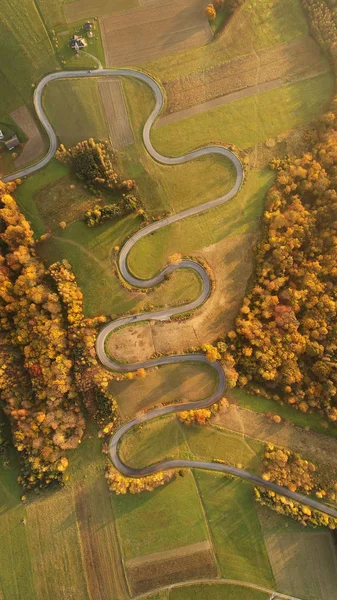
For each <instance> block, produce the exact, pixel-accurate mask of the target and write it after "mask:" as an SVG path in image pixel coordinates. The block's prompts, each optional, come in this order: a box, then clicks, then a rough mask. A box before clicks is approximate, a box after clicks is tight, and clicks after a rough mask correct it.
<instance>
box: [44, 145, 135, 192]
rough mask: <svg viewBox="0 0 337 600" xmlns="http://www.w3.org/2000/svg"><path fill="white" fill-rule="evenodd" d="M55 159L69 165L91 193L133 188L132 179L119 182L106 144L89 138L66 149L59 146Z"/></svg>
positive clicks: (112, 156)
mask: <svg viewBox="0 0 337 600" xmlns="http://www.w3.org/2000/svg"><path fill="white" fill-rule="evenodd" d="M56 158H57V159H58V160H59V161H60V162H62V163H63V164H67V165H70V167H71V168H72V170H73V171H74V172H75V173H76V175H77V177H78V178H79V179H80V180H81V181H84V182H85V183H86V184H87V185H88V187H89V189H92V190H93V191H95V188H96V187H103V188H107V189H109V190H122V191H123V192H130V191H131V190H132V189H133V188H134V186H135V182H134V181H133V179H126V180H125V181H122V180H121V178H120V176H119V174H118V173H117V171H116V169H115V167H114V164H113V163H114V154H113V152H112V149H111V147H110V145H109V144H108V143H107V142H104V141H99V142H95V140H94V139H92V138H90V139H89V140H84V141H83V142H79V143H78V144H76V146H74V147H73V148H68V149H66V148H65V146H64V145H63V144H61V146H60V147H59V148H58V150H57V152H56Z"/></svg>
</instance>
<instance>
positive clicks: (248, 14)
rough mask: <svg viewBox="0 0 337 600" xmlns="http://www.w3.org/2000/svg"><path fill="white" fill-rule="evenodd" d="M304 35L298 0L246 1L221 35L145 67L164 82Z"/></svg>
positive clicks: (306, 25)
mask: <svg viewBox="0 0 337 600" xmlns="http://www.w3.org/2000/svg"><path fill="white" fill-rule="evenodd" d="M307 34H308V22H307V20H306V18H305V15H304V12H303V9H302V6H301V1H300V0H274V1H273V2H270V0H247V2H245V4H244V6H243V8H242V10H240V12H239V13H238V14H237V15H236V17H234V18H233V19H232V20H231V22H230V23H229V25H228V27H227V28H226V31H225V32H224V33H223V35H219V36H218V37H216V38H215V39H214V40H213V41H212V42H211V43H209V44H207V45H205V46H200V47H198V48H193V49H189V50H187V51H185V52H180V53H178V54H174V55H172V56H164V57H161V58H160V59H158V60H154V61H152V62H150V63H148V64H147V69H148V70H149V71H150V72H151V73H152V74H154V75H156V76H157V77H159V78H160V79H162V80H163V81H167V80H168V79H175V78H178V77H180V76H181V75H186V74H187V73H195V72H196V71H202V70H204V69H208V68H212V67H215V66H216V65H219V64H222V63H224V62H226V61H228V60H233V59H234V58H237V57H238V56H244V55H245V54H248V53H250V52H258V51H259V50H265V49H266V48H270V47H271V46H274V45H276V44H283V43H285V42H289V41H290V40H293V39H297V38H300V37H302V36H303V35H307Z"/></svg>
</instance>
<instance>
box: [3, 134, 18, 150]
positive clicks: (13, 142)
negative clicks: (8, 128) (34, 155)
mask: <svg viewBox="0 0 337 600" xmlns="http://www.w3.org/2000/svg"><path fill="white" fill-rule="evenodd" d="M5 146H6V148H7V150H10V151H11V150H14V148H16V147H17V146H20V140H19V138H18V136H17V135H16V134H15V133H14V135H12V137H11V138H10V139H9V140H7V142H5Z"/></svg>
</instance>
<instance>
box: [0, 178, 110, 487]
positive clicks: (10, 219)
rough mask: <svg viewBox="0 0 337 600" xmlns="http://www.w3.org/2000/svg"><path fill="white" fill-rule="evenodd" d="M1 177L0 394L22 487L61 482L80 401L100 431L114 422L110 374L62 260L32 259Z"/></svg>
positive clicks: (77, 435) (26, 229)
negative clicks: (100, 358)
mask: <svg viewBox="0 0 337 600" xmlns="http://www.w3.org/2000/svg"><path fill="white" fill-rule="evenodd" d="M15 187H16V185H15V184H14V183H11V184H3V183H2V182H0V232H1V233H0V251H1V253H0V319H1V334H0V357H1V361H0V364H1V366H0V396H1V401H2V407H3V409H4V411H5V413H6V414H7V415H8V417H9V420H10V424H11V429H12V435H13V440H14V444H15V447H16V448H17V450H18V451H19V453H20V455H21V460H22V472H21V475H20V477H19V482H20V483H21V484H22V485H23V486H24V487H25V488H26V489H32V488H37V487H40V488H42V487H45V486H49V485H51V484H53V483H62V482H63V481H64V473H65V471H66V469H67V466H68V460H67V457H66V451H67V450H69V449H72V448H77V447H78V444H79V443H80V442H81V440H82V437H83V433H84V430H85V421H84V418H83V414H82V407H83V402H84V404H85V406H86V408H87V410H88V411H89V413H90V414H92V415H93V416H94V417H96V419H97V421H98V424H99V427H100V436H101V437H104V436H105V435H108V434H109V433H111V431H112V429H113V427H114V426H115V425H116V424H117V423H118V418H119V417H118V410H117V405H116V403H115V401H114V399H113V398H112V397H111V395H110V394H109V391H108V386H109V382H110V381H111V379H112V378H113V376H112V375H111V374H109V373H108V372H107V371H106V370H105V369H104V368H103V367H101V365H100V364H99V363H98V361H97V358H96V352H95V341H96V337H97V327H98V325H99V324H100V323H101V322H105V320H106V319H105V317H97V318H95V319H85V318H84V314H83V296H82V292H81V290H80V289H79V287H78V285H77V282H76V279H75V276H74V274H73V272H72V270H71V267H70V265H69V263H67V261H63V262H62V263H55V264H54V265H51V267H49V269H46V268H45V266H44V265H43V264H42V263H41V262H40V261H39V260H38V258H37V257H36V252H35V242H34V239H33V233H32V230H31V228H30V225H29V223H28V221H27V220H26V219H25V217H24V216H23V215H22V213H21V212H20V210H19V208H18V206H17V204H16V202H15V200H14V198H13V197H12V195H11V194H12V192H14V190H15Z"/></svg>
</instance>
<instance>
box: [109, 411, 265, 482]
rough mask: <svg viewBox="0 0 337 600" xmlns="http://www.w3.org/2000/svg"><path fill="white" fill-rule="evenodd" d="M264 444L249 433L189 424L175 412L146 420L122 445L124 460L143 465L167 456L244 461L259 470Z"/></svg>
mask: <svg viewBox="0 0 337 600" xmlns="http://www.w3.org/2000/svg"><path fill="white" fill-rule="evenodd" d="M262 449H263V445H262V444H261V443H260V442H258V441H256V440H253V439H250V438H249V437H248V436H247V437H246V436H245V437H244V436H242V435H240V434H238V433H234V432H229V431H225V430H224V429H219V428H216V427H214V426H211V425H207V426H198V425H195V426H187V425H183V424H181V423H180V422H179V421H178V420H177V418H176V417H175V416H174V415H173V416H172V415H170V416H168V417H163V418H160V419H156V420H154V421H151V422H149V423H145V424H144V425H143V426H141V427H140V428H135V429H133V430H131V431H130V432H128V433H127V434H126V435H125V437H124V438H123V440H122V441H121V446H120V456H121V458H122V460H123V461H124V462H125V463H126V464H128V465H130V466H132V467H134V468H140V467H143V466H144V465H147V464H153V463H155V462H159V461H162V460H163V459H164V458H170V459H176V458H196V459H199V460H209V461H213V460H214V459H217V460H221V461H224V462H225V463H227V464H231V465H233V466H235V465H237V464H240V465H242V467H243V468H247V469H248V470H249V471H250V472H256V473H258V472H259V469H260V466H261V465H260V456H261V452H262Z"/></svg>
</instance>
